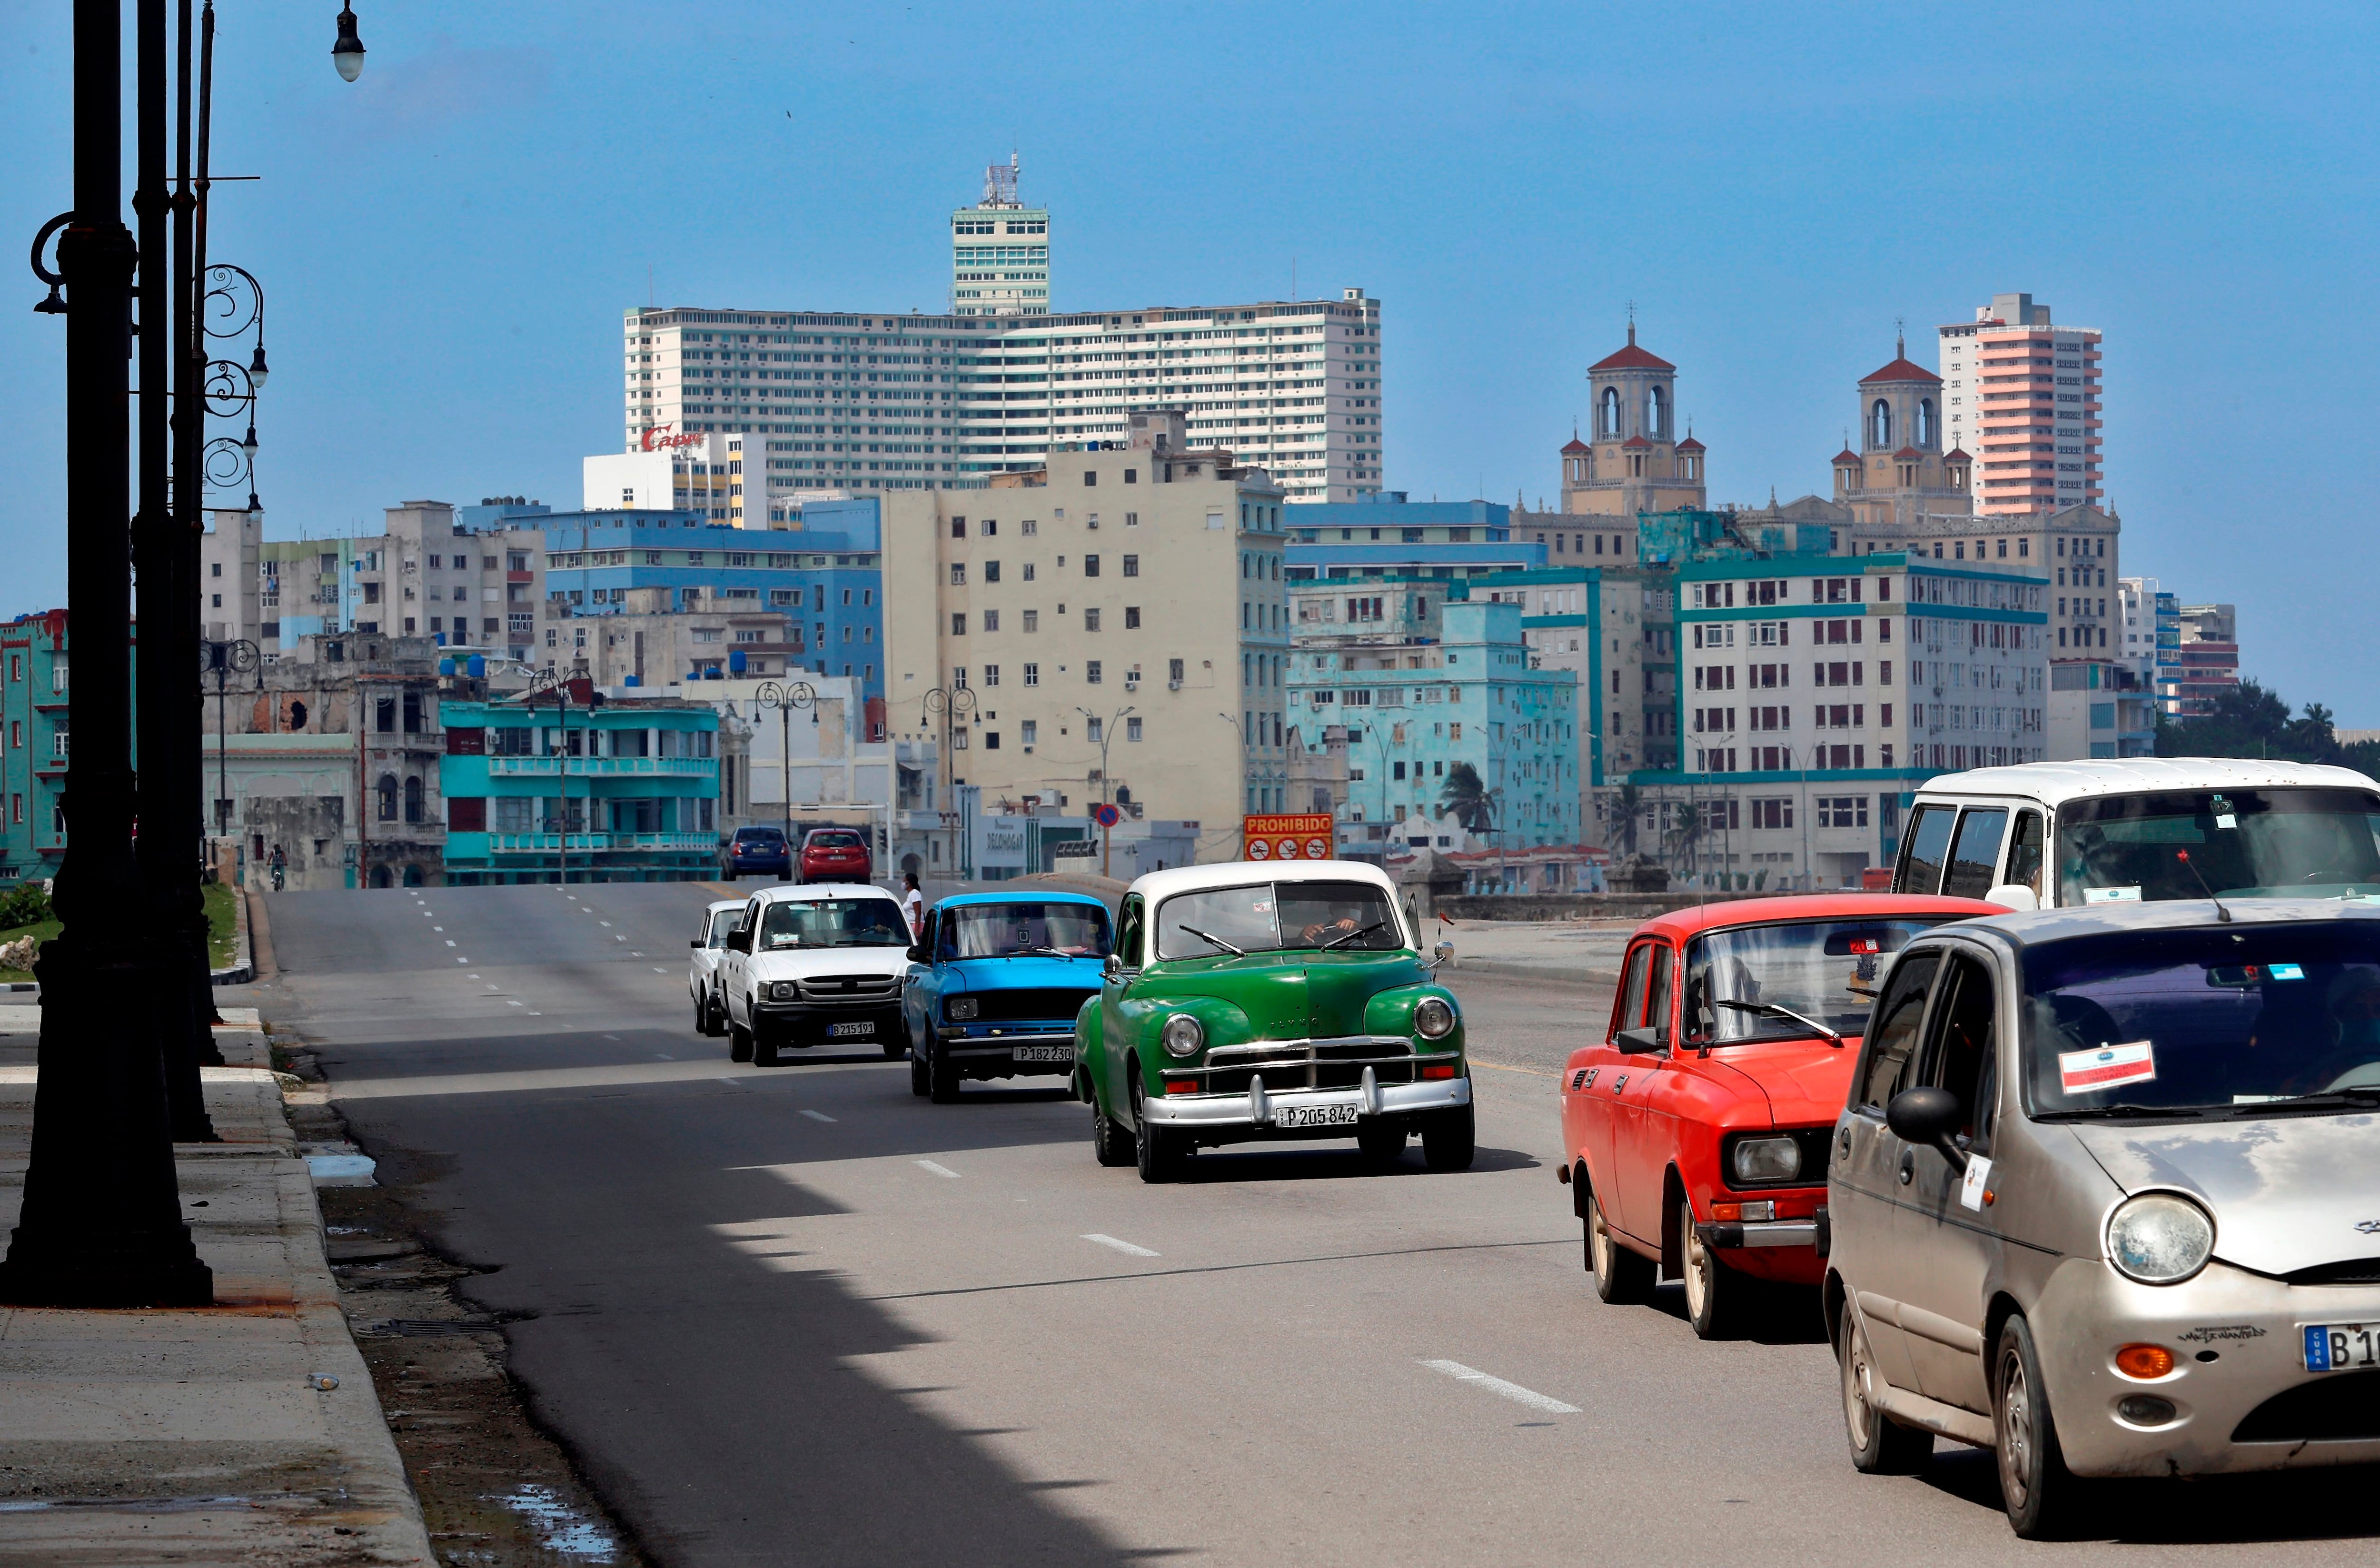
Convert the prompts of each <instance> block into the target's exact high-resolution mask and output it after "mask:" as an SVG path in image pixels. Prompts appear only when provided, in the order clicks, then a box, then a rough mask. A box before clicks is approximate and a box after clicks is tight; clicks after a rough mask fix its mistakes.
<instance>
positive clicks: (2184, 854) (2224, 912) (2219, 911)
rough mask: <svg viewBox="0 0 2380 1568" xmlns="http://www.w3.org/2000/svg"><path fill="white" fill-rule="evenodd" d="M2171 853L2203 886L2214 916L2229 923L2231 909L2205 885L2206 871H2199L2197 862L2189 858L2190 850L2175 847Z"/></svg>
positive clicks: (2226, 923)
mask: <svg viewBox="0 0 2380 1568" xmlns="http://www.w3.org/2000/svg"><path fill="white" fill-rule="evenodd" d="M2173 853H2174V857H2175V858H2176V859H2178V860H2180V862H2181V863H2182V864H2183V865H2185V866H2188V867H2189V868H2190V874H2191V875H2192V876H2193V877H2196V878H2197V879H2198V885H2199V886H2200V887H2202V888H2205V890H2206V901H2207V902H2208V903H2210V904H2212V905H2214V906H2215V918H2216V919H2218V920H2220V921H2222V922H2223V923H2224V924H2225V925H2227V926H2228V925H2229V924H2230V923H2231V911H2230V910H2228V909H2226V908H2224V907H2223V901H2222V900H2221V899H2219V898H2217V897H2216V896H2215V890H2214V889H2213V888H2211V887H2207V886H2206V873H2205V872H2204V871H2201V870H2200V869H2198V867H2197V864H2196V863H2195V862H2193V861H2192V859H2191V857H2190V851H2189V850H2187V849H2177V850H2175V851H2174V852H2173Z"/></svg>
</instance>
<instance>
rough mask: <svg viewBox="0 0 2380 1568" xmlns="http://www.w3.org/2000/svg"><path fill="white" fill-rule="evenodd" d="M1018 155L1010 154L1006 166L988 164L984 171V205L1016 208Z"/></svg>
mask: <svg viewBox="0 0 2380 1568" xmlns="http://www.w3.org/2000/svg"><path fill="white" fill-rule="evenodd" d="M1018 166H1019V165H1018V164H1017V159H1016V154H1015V153H1014V152H1011V153H1009V155H1008V162H1007V163H1005V164H987V165H986V166H985V168H984V171H983V204H984V205H985V206H987V207H1014V206H1016V205H1018V202H1017V200H1016V175H1017V169H1018Z"/></svg>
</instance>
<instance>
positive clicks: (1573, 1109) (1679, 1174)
mask: <svg viewBox="0 0 2380 1568" xmlns="http://www.w3.org/2000/svg"><path fill="white" fill-rule="evenodd" d="M2006 913H2008V911H2007V910H2005V909H2002V908H2001V907H2000V906H1998V905H1995V904H1984V903H1980V902H1978V901H1976V900H1973V899H1966V898H1933V897H1920V896H1916V895H1913V894H1896V893H1881V894H1879V893H1864V894H1863V893H1831V894H1829V893H1817V894H1810V895H1807V896H1796V897H1790V898H1755V899H1740V900H1732V901H1730V902H1727V903H1722V904H1711V905H1705V906H1701V907H1698V908H1694V909H1681V910H1678V911H1676V912H1675V913H1673V914H1669V915H1663V916H1660V917H1658V918H1655V919H1651V920H1647V921H1645V924H1644V925H1642V926H1640V927H1638V928H1637V930H1636V932H1635V935H1634V936H1633V937H1632V938H1631V939H1630V941H1629V945H1628V954H1627V957H1626V959H1625V960H1624V962H1623V964H1622V966H1621V981H1620V990H1619V994H1618V995H1617V996H1616V997H1615V998H1614V1000H1613V1003H1612V1012H1611V1022H1610V1024H1609V1027H1608V1028H1607V1029H1606V1031H1605V1037H1604V1040H1603V1043H1601V1044H1599V1045H1590V1046H1585V1047H1583V1048H1581V1049H1580V1050H1578V1051H1573V1052H1572V1053H1571V1057H1570V1063H1569V1065H1568V1067H1567V1068H1566V1069H1565V1070H1564V1072H1563V1074H1562V1080H1561V1123H1562V1146H1563V1149H1564V1152H1565V1154H1566V1155H1567V1156H1568V1162H1567V1163H1566V1164H1565V1165H1564V1166H1563V1167H1562V1169H1561V1170H1560V1175H1561V1176H1562V1177H1563V1179H1564V1180H1565V1181H1567V1182H1568V1183H1569V1184H1570V1188H1571V1202H1572V1206H1573V1209H1574V1211H1575V1212H1576V1213H1577V1215H1578V1216H1579V1219H1580V1220H1581V1222H1583V1224H1584V1228H1585V1234H1586V1267H1587V1269H1588V1270H1590V1271H1591V1272H1592V1273H1593V1274H1594V1276H1595V1288H1596V1294H1597V1295H1599V1296H1601V1297H1602V1298H1603V1299H1604V1300H1605V1301H1609V1302H1621V1301H1631V1302H1633V1301H1642V1300H1644V1299H1645V1296H1646V1295H1648V1294H1649V1293H1650V1292H1651V1290H1652V1287H1653V1284H1654V1282H1655V1278H1656V1270H1658V1274H1659V1277H1660V1278H1665V1279H1676V1280H1682V1281H1683V1282H1685V1287H1686V1308H1687V1316H1688V1318H1689V1319H1690V1320H1691V1321H1692V1322H1693V1324H1694V1332H1695V1333H1696V1334H1698V1335H1700V1336H1702V1337H1703V1338H1705V1339H1716V1338H1724V1337H1729V1336H1731V1335H1733V1334H1736V1333H1740V1332H1742V1331H1743V1329H1744V1328H1745V1326H1746V1325H1747V1323H1748V1322H1749V1321H1750V1320H1751V1319H1753V1318H1754V1317H1755V1316H1757V1315H1758V1314H1759V1313H1760V1311H1761V1310H1762V1308H1763V1306H1764V1303H1765V1302H1774V1301H1775V1300H1776V1297H1775V1294H1774V1292H1773V1290H1772V1289H1771V1288H1770V1287H1773V1286H1775V1285H1815V1284H1817V1283H1818V1282H1819V1280H1820V1279H1821V1277H1822V1275H1823V1273H1824V1266H1823V1265H1822V1263H1821V1262H1820V1260H1819V1258H1818V1253H1817V1246H1816V1241H1817V1228H1818V1219H1817V1214H1818V1209H1819V1207H1820V1206H1821V1205H1822V1204H1824V1203H1825V1202H1826V1197H1827V1145H1828V1138H1829V1137H1830V1136H1832V1135H1833V1131H1834V1124H1835V1118H1836V1116H1837V1115H1838V1114H1839V1113H1840V1112H1841V1110H1842V1108H1843V1100H1844V1097H1845V1096H1846V1095H1847V1094H1848V1093H1849V1092H1850V1089H1851V1078H1852V1064H1853V1063H1855V1062H1856V1061H1857V1060H1858V1058H1859V1046H1860V1036H1861V1034H1862V1033H1863V1032H1864V1030H1865V1028H1866V1027H1867V1010H1868V1008H1869V1007H1870V1006H1872V1005H1873V1004H1874V1003H1875V989H1876V982H1877V980H1878V978H1880V977H1881V976H1882V974H1883V972H1884V971H1885V969H1886V968H1888V966H1890V963H1891V958H1892V954H1895V953H1898V952H1899V951H1900V949H1901V947H1902V946H1903V945H1905V944H1906V943H1907V942H1908V941H1909V939H1910V938H1911V937H1913V936H1914V935H1915V934H1916V933H1917V932H1919V931H1921V930H1925V929H1927V928H1928V927H1932V926H1938V925H1941V924H1943V923H1945V922H1946V921H1950V920H1963V919H1972V918H1976V917H1979V916H1987V915H2004V914H2006ZM1779 1305H1782V1304H1781V1303H1779Z"/></svg>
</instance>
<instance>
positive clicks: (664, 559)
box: [536, 496, 884, 699]
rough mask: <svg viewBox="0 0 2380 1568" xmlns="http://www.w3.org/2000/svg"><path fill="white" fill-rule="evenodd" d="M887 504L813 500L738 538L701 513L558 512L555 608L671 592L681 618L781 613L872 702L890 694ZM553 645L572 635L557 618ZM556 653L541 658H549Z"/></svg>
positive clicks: (550, 541)
mask: <svg viewBox="0 0 2380 1568" xmlns="http://www.w3.org/2000/svg"><path fill="white" fill-rule="evenodd" d="M880 506H881V504H880V502H879V501H878V500H877V499H876V498H875V497H873V496H870V497H866V498H863V499H859V500H852V501H811V502H807V503H805V504H802V505H800V506H799V507H797V508H794V509H793V510H794V511H795V512H797V513H798V517H795V518H792V519H789V522H790V523H791V524H794V525H797V526H788V527H786V528H783V529H736V528H727V527H723V526H721V525H718V524H715V523H710V522H706V521H703V520H701V519H700V518H698V517H696V516H695V515H694V514H692V513H690V512H675V511H658V510H635V509H624V510H621V511H598V512H556V513H553V514H551V515H548V516H544V517H539V518H537V519H536V520H537V521H538V523H539V524H540V526H542V527H543V529H544V530H545V592H546V600H547V605H548V608H549V610H553V609H559V608H562V607H564V606H567V608H568V613H569V616H570V617H571V618H577V617H579V616H601V615H606V614H621V613H623V611H624V610H625V606H626V603H627V599H628V591H629V590H631V589H640V588H666V589H668V590H671V592H672V595H673V602H674V603H675V604H676V605H677V606H678V607H679V608H681V609H686V608H701V609H708V610H729V611H734V610H772V611H776V612H779V613H781V614H786V615H790V616H792V617H793V619H794V622H795V626H797V627H799V629H800V631H801V634H802V640H803V643H804V645H805V646H806V648H807V650H808V652H807V662H808V664H809V667H810V668H811V669H812V670H813V671H815V672H816V673H818V674H820V675H849V676H851V677H852V678H853V679H855V680H857V681H858V682H860V683H861V687H862V689H863V691H864V693H865V695H866V696H867V697H869V698H875V699H880V698H882V697H883V695H884V650H883V642H884V605H883V594H884V557H883V520H882V514H881V510H880ZM545 635H546V637H547V638H549V645H548V646H549V647H550V648H552V649H553V651H555V652H560V651H562V649H561V647H560V643H561V640H562V637H563V636H564V635H566V634H564V633H563V631H562V628H561V626H559V625H557V622H556V618H553V617H551V616H550V617H549V619H548V620H547V623H546V630H545ZM545 651H546V650H543V649H540V650H537V653H538V654H539V656H540V657H541V656H543V654H544V653H545Z"/></svg>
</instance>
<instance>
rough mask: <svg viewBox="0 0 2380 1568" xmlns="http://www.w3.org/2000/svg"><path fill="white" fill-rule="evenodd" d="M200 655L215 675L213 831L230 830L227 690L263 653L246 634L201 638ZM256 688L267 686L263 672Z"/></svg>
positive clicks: (202, 663) (206, 670)
mask: <svg viewBox="0 0 2380 1568" xmlns="http://www.w3.org/2000/svg"><path fill="white" fill-rule="evenodd" d="M199 655H200V658H199V667H200V671H201V672H202V673H204V674H206V675H212V676H213V677H214V678H215V808H214V831H215V832H216V833H230V832H231V828H232V811H231V767H230V759H229V757H228V756H227V755H226V752H225V748H226V747H227V746H228V744H229V741H228V739H227V737H228V736H229V735H230V734H231V731H230V728H229V726H228V725H226V724H225V722H224V720H225V690H226V689H227V688H228V687H229V685H230V681H231V677H232V676H234V675H246V674H248V673H249V671H250V670H253V669H255V668H256V667H257V664H258V662H260V660H261V657H262V656H261V653H260V652H259V651H258V650H257V646H256V644H254V643H252V642H250V641H249V640H248V638H244V637H243V638H234V639H233V640H231V641H229V642H201V643H200V644H199ZM256 689H257V690H259V691H262V690H263V689H264V677H263V675H258V676H257V677H256Z"/></svg>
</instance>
